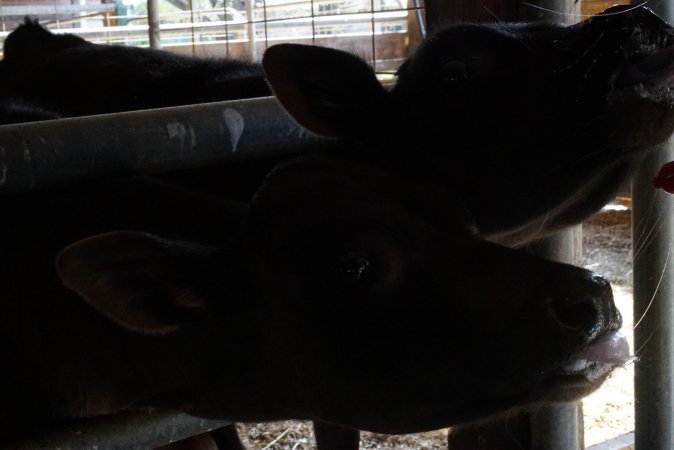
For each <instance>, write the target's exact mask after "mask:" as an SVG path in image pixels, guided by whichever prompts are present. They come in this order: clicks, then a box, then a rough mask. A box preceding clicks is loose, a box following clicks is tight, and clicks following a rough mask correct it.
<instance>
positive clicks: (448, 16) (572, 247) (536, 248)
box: [426, 0, 584, 450]
mask: <svg viewBox="0 0 674 450" xmlns="http://www.w3.org/2000/svg"><path fill="white" fill-rule="evenodd" d="M579 11H580V5H579V3H578V2H576V1H574V0H531V1H530V2H521V1H516V0H483V1H480V2H465V1H462V0H427V2H426V21H427V24H428V28H429V29H431V30H432V29H435V28H437V27H439V26H441V25H443V24H446V23H451V22H452V21H459V20H468V21H504V20H528V21H543V22H551V23H562V24H570V23H573V22H577V21H578V18H579V15H578V14H577V13H578V12H579ZM581 233H582V232H581V228H580V227H576V228H574V229H571V230H568V231H566V232H563V233H560V234H558V235H556V236H553V237H551V238H548V239H545V240H543V241H541V242H538V243H536V244H535V245H532V246H530V247H531V248H530V249H529V250H531V251H533V252H534V253H536V254H538V255H540V256H543V257H545V258H548V259H552V260H556V261H560V262H565V263H572V264H573V263H579V262H580V252H581V245H582V234H581ZM581 411H582V408H581V405H580V404H569V405H557V406H551V407H545V408H542V409H540V410H538V411H536V412H534V413H531V414H530V415H526V414H524V415H522V416H521V417H520V418H519V419H518V421H520V423H525V424H528V425H529V426H521V427H520V428H519V429H520V430H521V431H520V433H521V435H520V436H512V438H513V439H512V440H516V441H518V443H519V447H520V448H522V449H523V450H524V449H531V450H534V449H535V450H578V449H581V448H583V441H584V438H583V428H582V413H581ZM498 429H499V424H496V426H495V427H494V426H492V429H491V430H487V431H485V429H484V428H480V429H478V430H475V431H474V432H471V431H470V430H462V436H461V437H457V442H456V443H457V444H458V439H466V441H465V442H469V440H470V438H469V437H467V436H468V435H469V434H471V433H474V434H476V435H478V436H479V435H480V434H482V436H479V438H475V439H474V440H473V442H479V441H480V439H481V440H483V441H484V440H485V436H484V434H491V435H492V436H497V435H498V434H499V431H498ZM529 430H530V431H529ZM449 443H450V448H452V444H453V442H452V436H451V434H450V441H449ZM453 448H457V449H458V448H463V447H460V445H455V446H454V447H453ZM466 448H468V447H466ZM473 448H476V444H473Z"/></svg>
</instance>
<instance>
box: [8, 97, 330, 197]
mask: <svg viewBox="0 0 674 450" xmlns="http://www.w3.org/2000/svg"><path fill="white" fill-rule="evenodd" d="M331 142H333V141H331V140H327V139H321V138H318V137H316V136H314V135H312V134H310V133H308V132H307V131H305V130H304V129H303V128H301V127H300V126H299V125H297V123H296V122H295V121H294V120H293V119H292V118H291V117H290V116H289V115H288V114H287V113H286V112H285V111H284V110H283V109H282V108H281V106H280V105H279V104H278V102H277V101H276V100H275V99H273V98H271V97H268V98H259V99H250V100H236V101H229V102H218V103H206V104H200V105H190V106H180V107H174V108H161V109H153V110H145V111H134V112H125V113H118V114H105V115H99V116H88V117H77V118H71V119H60V120H50V121H45V122H34V123H27V124H17V125H5V126H0V194H2V193H8V192H18V191H27V190H33V189H38V188H43V187H48V186H54V185H58V184H63V183H69V182H76V181H81V180H84V179H87V178H91V177H95V176H97V175H100V174H102V173H111V172H120V171H126V172H129V171H133V172H146V173H152V172H161V171H167V170H174V169H189V168H194V167H203V166H206V165H212V164H218V163H222V162H228V161H237V160H242V159H252V158H256V157H264V156H272V155H280V154H284V153H291V152H298V151H305V150H308V149H311V148H314V147H317V146H326V145H329V144H330V143H331Z"/></svg>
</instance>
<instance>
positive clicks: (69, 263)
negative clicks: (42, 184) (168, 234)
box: [56, 231, 214, 334]
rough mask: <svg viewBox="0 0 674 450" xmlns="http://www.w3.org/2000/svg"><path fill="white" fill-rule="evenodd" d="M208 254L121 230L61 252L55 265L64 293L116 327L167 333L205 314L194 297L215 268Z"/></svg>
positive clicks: (203, 249) (202, 304) (201, 302)
mask: <svg viewBox="0 0 674 450" xmlns="http://www.w3.org/2000/svg"><path fill="white" fill-rule="evenodd" d="M212 253H213V250H212V249H209V248H207V247H201V246H197V245H193V244H187V243H184V242H179V241H170V240H165V239H161V238H159V237H156V236H153V235H151V234H148V233H140V232H129V231H120V232H113V233H105V234H100V235H96V236H93V237H90V238H87V239H84V240H81V241H78V242H76V243H74V244H72V245H70V246H68V247H66V248H65V249H64V250H62V251H61V252H60V253H59V255H58V256H57V259H56V266H57V270H58V274H59V276H60V277H61V280H62V281H63V283H64V284H65V285H66V286H67V287H68V288H70V289H72V290H74V291H75V292H77V293H78V294H80V295H81V296H82V297H83V298H84V299H85V300H86V301H87V302H88V303H90V304H91V305H92V306H93V307H94V308H96V309H97V310H98V311H99V312H100V313H102V314H103V315H105V316H107V317H108V318H110V319H112V320H113V321H115V322H117V323H118V324H119V325H121V326H123V327H125V328H127V329H130V330H132V331H136V332H139V333H144V334H166V333H170V332H172V331H175V330H177V329H178V328H179V327H180V326H181V325H183V324H185V323H186V322H189V321H191V320H194V319H196V318H197V317H198V316H199V315H200V314H201V313H203V312H204V311H205V310H206V309H207V305H206V303H205V301H204V299H202V298H201V296H199V295H198V294H197V292H198V291H201V290H203V289H204V286H203V284H204V283H208V278H209V277H208V275H207V273H209V272H210V271H212V270H213V269H214V268H213V262H214V261H213V259H214V258H213V257H212ZM209 263H210V264H209Z"/></svg>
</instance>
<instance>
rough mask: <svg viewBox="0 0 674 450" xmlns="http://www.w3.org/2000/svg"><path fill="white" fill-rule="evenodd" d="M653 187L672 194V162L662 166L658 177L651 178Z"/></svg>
mask: <svg viewBox="0 0 674 450" xmlns="http://www.w3.org/2000/svg"><path fill="white" fill-rule="evenodd" d="M653 186H655V187H656V188H658V189H662V190H664V191H666V192H668V193H670V194H674V161H670V162H668V163H667V164H665V165H664V166H662V168H661V169H660V172H658V175H657V176H656V177H655V178H653Z"/></svg>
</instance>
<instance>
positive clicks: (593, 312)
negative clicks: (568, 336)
mask: <svg viewBox="0 0 674 450" xmlns="http://www.w3.org/2000/svg"><path fill="white" fill-rule="evenodd" d="M550 309H551V310H552V313H553V314H554V316H555V318H556V319H557V321H558V322H559V323H560V324H561V325H563V326H565V327H568V328H571V329H573V330H576V331H579V332H582V333H588V334H589V333H592V332H593V330H594V329H595V328H596V327H597V326H598V325H600V323H599V322H600V320H601V313H600V311H599V306H598V305H597V301H596V300H594V299H591V298H577V297H576V298H568V297H565V298H553V299H551V300H550Z"/></svg>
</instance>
